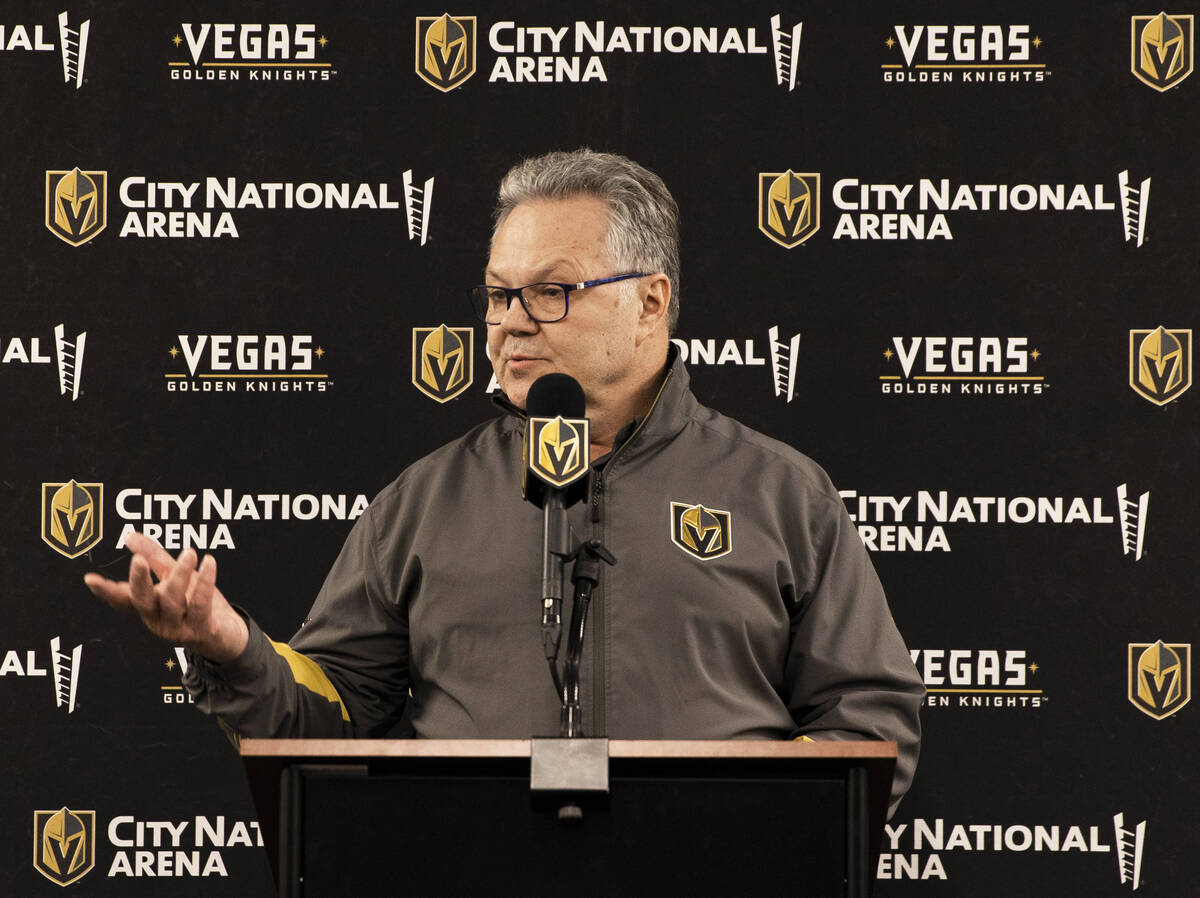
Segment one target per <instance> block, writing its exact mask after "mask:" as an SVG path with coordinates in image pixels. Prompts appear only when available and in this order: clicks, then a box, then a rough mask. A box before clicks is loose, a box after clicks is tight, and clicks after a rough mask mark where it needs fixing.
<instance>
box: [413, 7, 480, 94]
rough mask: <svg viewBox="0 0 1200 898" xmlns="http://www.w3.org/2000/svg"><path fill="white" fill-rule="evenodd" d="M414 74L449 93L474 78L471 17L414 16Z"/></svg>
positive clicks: (473, 35)
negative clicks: (415, 64) (415, 68)
mask: <svg viewBox="0 0 1200 898" xmlns="http://www.w3.org/2000/svg"><path fill="white" fill-rule="evenodd" d="M417 74H418V75H420V76H421V78H422V79H423V80H424V81H425V82H426V83H427V84H431V85H433V86H434V87H436V88H437V89H438V90H440V91H443V92H445V91H450V90H454V88H456V87H458V86H459V85H460V84H462V83H463V82H464V81H466V80H467V79H468V78H470V77H471V76H472V75H474V74H475V17H474V16H452V15H450V13H446V14H445V15H442V16H437V17H433V16H417Z"/></svg>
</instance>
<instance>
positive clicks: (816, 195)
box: [758, 169, 821, 249]
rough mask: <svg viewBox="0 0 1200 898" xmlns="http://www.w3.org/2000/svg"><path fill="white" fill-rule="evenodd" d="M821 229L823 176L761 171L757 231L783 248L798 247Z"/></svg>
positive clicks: (789, 170) (789, 171)
mask: <svg viewBox="0 0 1200 898" xmlns="http://www.w3.org/2000/svg"><path fill="white" fill-rule="evenodd" d="M820 227H821V176H820V175H819V174H814V173H806V174H797V173H796V172H794V171H792V170H791V169H788V170H787V171H785V172H782V173H780V172H760V173H759V175H758V229H759V230H760V231H762V232H763V233H764V234H766V235H767V236H768V237H770V238H771V239H772V240H774V241H775V242H776V243H778V244H779V245H780V246H782V247H786V248H787V249H791V248H792V247H795V246H799V245H800V244H801V243H803V242H804V241H805V240H807V239H808V238H809V237H811V236H812V235H813V234H815V233H817V230H818V229H819V228H820Z"/></svg>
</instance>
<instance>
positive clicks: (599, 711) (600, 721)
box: [589, 369, 671, 736]
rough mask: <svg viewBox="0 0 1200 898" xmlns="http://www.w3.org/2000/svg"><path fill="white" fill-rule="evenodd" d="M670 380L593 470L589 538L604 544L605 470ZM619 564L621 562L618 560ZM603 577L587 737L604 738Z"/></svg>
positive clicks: (596, 595)
mask: <svg viewBox="0 0 1200 898" xmlns="http://www.w3.org/2000/svg"><path fill="white" fill-rule="evenodd" d="M670 379H671V371H670V369H668V370H667V376H666V377H664V378H663V382H662V386H661V387H659V388H658V392H657V393H656V394H655V395H654V401H653V402H652V403H650V410H649V411H648V412H646V417H644V418H642V421H641V423H640V424H638V426H637V427H636V428H634V431H633V433H631V434H630V435H629V439H627V440H626V441H625V442H624V443H622V444H621V445H620V446H618V447H617V448H616V449H614V450H613V453H612V456H611V457H610V458H609V459H608V461H607V462H605V464H604V468H603V469H601V470H599V471H595V470H594V469H593V476H592V536H594V537H595V538H596V539H598V540H600V542H602V543H603V542H604V521H603V512H604V474H605V472H606V471H611V470H612V466H613V464H614V463H615V462H616V460H617V456H619V455H620V454H621V453H622V452H623V451H624V450H625V447H626V446H628V445H629V444H630V443H632V442H633V441H634V439H635V438H636V437H637V435H638V434H639V433H641V431H642V428H643V427H645V426H646V422H647V421H649V420H650V416H651V415H653V414H654V409H655V408H656V407H657V406H658V399H659V397H660V396H662V394H663V390H665V389H666V388H667V382H668V381H669V380H670ZM617 561H618V563H620V559H619V558H618V559H617ZM604 579H605V578H604V575H603V573H601V578H600V582H599V583H598V584H596V589H595V591H594V592H593V594H592V683H593V687H592V731H591V733H590V734H589V735H592V736H606V735H607V734H608V732H607V726H608V722H607V720H606V717H607V714H606V710H607V697H606V694H605V684H604V652H605V649H606V647H607V644H608V643H607V640H606V639H605V638H604V608H605V605H606V604H607V602H606V601H605V595H604Z"/></svg>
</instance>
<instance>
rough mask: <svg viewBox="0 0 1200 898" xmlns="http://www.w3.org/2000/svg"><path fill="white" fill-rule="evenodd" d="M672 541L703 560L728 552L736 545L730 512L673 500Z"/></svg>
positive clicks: (718, 556)
mask: <svg viewBox="0 0 1200 898" xmlns="http://www.w3.org/2000/svg"><path fill="white" fill-rule="evenodd" d="M671 542H673V543H675V545H677V546H679V548H681V549H683V551H685V552H687V553H688V554H689V555H695V556H696V557H697V558H699V559H702V560H704V561H708V560H709V559H710V558H720V557H721V556H722V555H728V554H729V552H730V551H731V550H732V549H733V532H732V530H731V527H730V515H729V512H727V511H718V510H717V509H715V508H705V507H704V506H703V505H688V504H687V503H686V502H672V503H671Z"/></svg>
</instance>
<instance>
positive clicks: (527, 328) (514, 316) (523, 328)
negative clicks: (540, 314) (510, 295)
mask: <svg viewBox="0 0 1200 898" xmlns="http://www.w3.org/2000/svg"><path fill="white" fill-rule="evenodd" d="M500 328H501V329H502V330H504V331H506V332H508V333H512V334H528V333H532V332H533V331H536V330H537V329H538V323H537V322H536V321H534V320H533V319H532V318H531V317H530V316H529V313H528V312H526V311H525V306H524V305H523V304H522V303H521V300H519V299H513V301H512V302H510V303H509V304H508V309H507V310H505V312H504V315H502V316H501V318H500Z"/></svg>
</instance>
